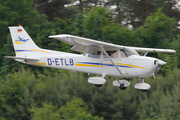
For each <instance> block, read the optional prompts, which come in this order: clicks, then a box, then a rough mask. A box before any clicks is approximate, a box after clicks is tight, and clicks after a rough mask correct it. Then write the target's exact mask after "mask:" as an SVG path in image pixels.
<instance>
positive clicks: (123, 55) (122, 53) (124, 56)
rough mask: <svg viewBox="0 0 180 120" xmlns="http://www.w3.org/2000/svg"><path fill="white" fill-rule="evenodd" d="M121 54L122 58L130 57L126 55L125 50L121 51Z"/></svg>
mask: <svg viewBox="0 0 180 120" xmlns="http://www.w3.org/2000/svg"><path fill="white" fill-rule="evenodd" d="M120 53H121V58H126V57H128V55H127V54H126V53H125V51H124V50H120Z"/></svg>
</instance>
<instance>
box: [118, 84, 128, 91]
mask: <svg viewBox="0 0 180 120" xmlns="http://www.w3.org/2000/svg"><path fill="white" fill-rule="evenodd" d="M119 88H120V89H121V90H125V89H126V88H127V87H124V84H123V83H122V84H121V85H120V87H119Z"/></svg>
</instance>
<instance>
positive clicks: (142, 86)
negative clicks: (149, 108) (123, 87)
mask: <svg viewBox="0 0 180 120" xmlns="http://www.w3.org/2000/svg"><path fill="white" fill-rule="evenodd" d="M139 82H140V83H136V84H135V85H134V88H135V89H139V90H142V91H147V90H149V88H150V87H151V86H150V85H149V84H148V83H145V82H144V79H143V78H141V79H139Z"/></svg>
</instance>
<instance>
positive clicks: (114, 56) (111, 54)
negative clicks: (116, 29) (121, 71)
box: [103, 51, 119, 58]
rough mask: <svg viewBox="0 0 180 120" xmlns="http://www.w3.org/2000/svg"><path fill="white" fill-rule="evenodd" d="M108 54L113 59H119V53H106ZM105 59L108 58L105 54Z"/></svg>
mask: <svg viewBox="0 0 180 120" xmlns="http://www.w3.org/2000/svg"><path fill="white" fill-rule="evenodd" d="M106 52H107V54H108V55H109V56H110V57H111V58H118V57H119V55H118V52H117V51H106ZM103 57H104V58H107V56H106V55H105V54H103Z"/></svg>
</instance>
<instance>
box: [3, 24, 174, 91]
mask: <svg viewBox="0 0 180 120" xmlns="http://www.w3.org/2000/svg"><path fill="white" fill-rule="evenodd" d="M9 29H10V33H11V37H12V41H13V45H14V50H15V54H16V56H5V57H6V58H12V59H15V60H16V61H18V62H22V63H25V64H29V65H37V66H43V67H52V68H59V69H66V70H72V71H80V72H86V73H93V74H98V75H101V77H90V78H89V79H88V82H89V83H91V84H95V85H96V86H97V87H100V86H102V85H103V84H104V83H105V82H106V80H105V79H104V77H105V76H107V75H108V76H113V77H114V78H115V79H116V80H115V81H114V82H113V86H117V87H119V88H120V89H122V90H124V89H126V88H127V87H128V86H129V85H130V82H128V81H127V80H119V78H133V77H136V78H138V79H139V83H136V84H135V85H134V87H135V88H136V89H140V90H148V89H149V88H150V85H149V84H147V83H145V82H144V78H146V77H149V76H152V75H153V76H154V77H155V75H156V73H157V72H158V70H159V69H160V67H161V66H162V65H164V64H166V62H164V61H162V60H159V59H157V58H152V57H147V56H146V55H147V54H148V52H167V53H173V52H175V50H170V49H155V48H140V47H127V46H122V45H115V44H111V43H106V42H102V41H96V40H92V39H88V38H83V37H78V36H73V35H67V34H63V35H53V36H49V38H55V39H57V40H60V41H62V42H65V43H68V44H70V45H74V46H73V47H72V48H71V50H73V51H77V52H81V53H83V54H73V53H65V52H59V51H53V50H46V49H41V48H39V47H38V46H37V45H36V44H35V43H34V42H33V40H32V39H31V37H30V36H29V35H28V34H27V32H26V31H25V30H24V28H23V27H22V26H14V27H9ZM137 51H139V52H143V53H144V55H143V56H140V55H139V54H138V53H137Z"/></svg>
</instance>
